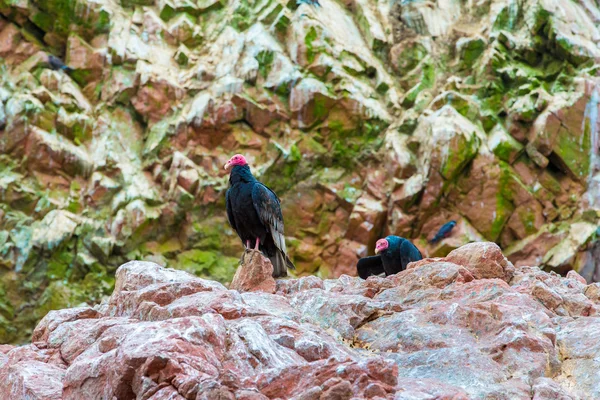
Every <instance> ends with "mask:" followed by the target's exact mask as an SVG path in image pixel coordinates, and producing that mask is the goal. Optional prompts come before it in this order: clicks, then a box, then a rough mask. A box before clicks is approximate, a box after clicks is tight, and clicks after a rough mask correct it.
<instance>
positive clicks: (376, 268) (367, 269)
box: [356, 256, 385, 279]
mask: <svg viewBox="0 0 600 400" xmlns="http://www.w3.org/2000/svg"><path fill="white" fill-rule="evenodd" d="M356 270H357V271H358V276H360V277H361V278H363V279H367V278H368V277H369V276H371V275H379V274H383V273H384V272H385V270H384V269H383V262H382V261H381V256H371V257H363V258H361V259H360V260H358V264H356Z"/></svg>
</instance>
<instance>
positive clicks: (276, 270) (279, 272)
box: [269, 250, 287, 278]
mask: <svg viewBox="0 0 600 400" xmlns="http://www.w3.org/2000/svg"><path fill="white" fill-rule="evenodd" d="M269 259H270V260H271V264H273V278H282V277H285V276H287V268H286V263H285V260H284V258H283V254H282V253H281V251H279V250H277V251H276V252H275V255H274V256H273V257H269Z"/></svg>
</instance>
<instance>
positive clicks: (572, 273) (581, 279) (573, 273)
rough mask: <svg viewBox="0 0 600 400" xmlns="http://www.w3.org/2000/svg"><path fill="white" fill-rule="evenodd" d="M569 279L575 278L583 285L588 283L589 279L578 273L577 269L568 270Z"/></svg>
mask: <svg viewBox="0 0 600 400" xmlns="http://www.w3.org/2000/svg"><path fill="white" fill-rule="evenodd" d="M567 279H573V280H575V281H577V282H579V283H581V284H583V285H587V281H586V280H585V278H584V277H583V276H581V275H579V274H578V273H577V271H573V270H571V271H569V272H567Z"/></svg>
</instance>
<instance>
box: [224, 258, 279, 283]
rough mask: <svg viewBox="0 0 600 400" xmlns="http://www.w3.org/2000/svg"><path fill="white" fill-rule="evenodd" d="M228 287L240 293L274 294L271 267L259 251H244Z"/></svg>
mask: <svg viewBox="0 0 600 400" xmlns="http://www.w3.org/2000/svg"><path fill="white" fill-rule="evenodd" d="M229 286H230V288H231V289H233V290H238V291H240V292H255V291H259V292H267V293H275V279H273V265H272V264H271V262H270V261H269V259H267V258H266V257H265V256H263V255H262V253H261V252H260V251H256V250H246V252H244V255H243V256H242V260H241V265H240V266H239V268H238V269H237V271H236V272H235V275H234V276H233V280H232V281H231V285H229Z"/></svg>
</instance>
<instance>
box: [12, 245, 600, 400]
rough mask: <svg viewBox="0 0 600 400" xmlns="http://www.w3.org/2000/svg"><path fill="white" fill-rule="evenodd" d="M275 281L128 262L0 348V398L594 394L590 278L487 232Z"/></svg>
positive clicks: (595, 320) (541, 398)
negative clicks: (521, 253)
mask: <svg viewBox="0 0 600 400" xmlns="http://www.w3.org/2000/svg"><path fill="white" fill-rule="evenodd" d="M253 262H254V261H253ZM275 290H276V292H275V293H265V292H260V291H256V292H247V293H240V292H238V291H236V290H229V289H227V288H226V287H225V286H223V285H221V284H219V283H216V282H212V281H207V280H204V279H200V278H197V277H195V276H193V275H190V274H188V273H185V272H182V271H177V270H172V269H165V268H162V267H160V266H158V265H157V264H153V263H149V262H140V261H132V262H129V263H127V264H125V265H123V266H121V267H120V268H119V270H118V273H117V283H116V288H115V291H114V293H113V294H112V296H111V297H110V299H109V300H108V301H107V302H106V303H103V304H101V305H99V306H96V307H95V308H93V309H92V308H89V307H80V308H75V309H67V310H60V311H51V312H50V313H48V315H47V316H46V317H45V318H44V319H43V320H42V321H41V322H40V323H39V325H38V326H37V328H36V330H35V332H34V334H33V338H32V342H33V343H32V344H30V345H27V346H21V347H14V346H0V379H2V382H3V383H4V385H2V387H0V398H2V399H11V400H25V399H39V400H46V399H56V400H58V399H61V400H75V399H78V400H79V399H109V400H113V399H147V400H149V399H152V400H158V399H181V400H183V399H194V400H199V399H248V400H250V399H252V400H254V399H256V400H258V399H296V400H300V399H328V400H333V399H397V400H398V399H403V400H408V399H448V400H450V399H452V400H461V399H536V400H550V399H597V398H600V373H599V372H598V367H597V366H598V364H599V363H600V296H599V295H598V293H599V289H598V284H592V285H586V284H585V283H584V281H583V280H582V279H581V277H580V276H576V275H575V274H570V275H569V276H568V277H567V278H562V277H560V276H558V275H556V274H554V273H550V274H549V273H545V272H542V271H541V270H539V269H538V268H531V267H518V268H514V267H512V264H510V262H508V261H506V259H505V258H504V256H503V255H502V253H500V251H499V250H498V248H497V246H495V245H491V244H489V243H478V244H471V245H469V246H464V247H463V248H460V249H458V250H456V251H454V252H453V253H451V255H450V256H449V257H447V258H445V259H444V258H440V259H426V260H423V261H420V262H418V263H413V264H412V265H411V267H410V268H408V269H407V270H405V271H402V272H401V273H399V274H397V275H394V276H391V277H388V278H381V277H371V278H369V279H367V280H362V279H360V278H354V277H350V276H346V275H343V276H341V277H340V278H338V279H328V280H321V279H320V278H317V277H314V276H310V277H304V278H300V279H288V280H279V281H277V282H276V287H275Z"/></svg>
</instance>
